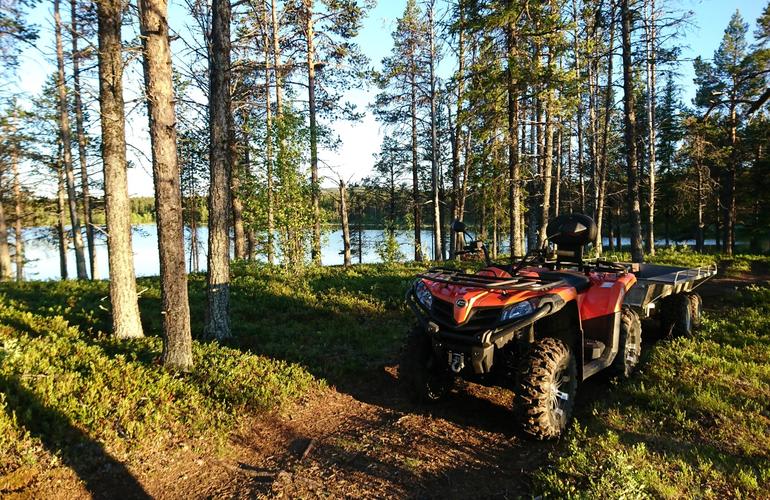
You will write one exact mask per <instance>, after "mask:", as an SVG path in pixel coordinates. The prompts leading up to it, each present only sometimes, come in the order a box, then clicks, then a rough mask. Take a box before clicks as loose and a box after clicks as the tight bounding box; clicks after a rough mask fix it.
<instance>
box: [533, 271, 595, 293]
mask: <svg viewBox="0 0 770 500" xmlns="http://www.w3.org/2000/svg"><path fill="white" fill-rule="evenodd" d="M538 274H539V275H540V277H541V278H544V279H560V280H564V281H565V282H566V283H567V284H568V285H569V286H571V287H573V288H574V289H575V291H576V292H577V293H581V292H585V291H586V290H588V289H589V288H591V280H590V279H589V278H588V276H586V275H584V274H580V273H574V272H570V271H543V272H540V273H538Z"/></svg>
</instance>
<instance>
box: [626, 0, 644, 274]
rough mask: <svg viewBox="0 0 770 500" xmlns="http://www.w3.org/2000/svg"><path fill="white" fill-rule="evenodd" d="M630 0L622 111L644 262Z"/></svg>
mask: <svg viewBox="0 0 770 500" xmlns="http://www.w3.org/2000/svg"><path fill="white" fill-rule="evenodd" d="M629 2H630V0H622V2H621V15H622V23H621V28H622V32H623V112H624V115H625V143H626V162H627V174H628V211H629V218H630V221H631V259H632V260H633V261H634V262H642V260H643V259H644V249H643V248H642V218H641V209H640V205H639V170H638V165H637V144H636V138H637V137H636V135H637V132H636V105H635V102H634V101H635V99H634V81H633V78H634V77H633V67H632V65H631V10H630V8H629V5H628V4H629Z"/></svg>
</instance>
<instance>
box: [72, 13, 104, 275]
mask: <svg viewBox="0 0 770 500" xmlns="http://www.w3.org/2000/svg"><path fill="white" fill-rule="evenodd" d="M70 16H71V24H72V30H71V31H72V33H71V35H72V85H73V91H74V92H73V93H74V94H75V133H76V134H77V140H78V160H79V162H80V190H81V192H82V194H83V224H85V226H86V242H87V243H88V264H89V267H90V269H91V279H98V278H99V270H98V268H97V264H96V246H95V245H96V243H95V241H94V227H93V223H92V222H91V218H92V217H91V190H90V187H89V185H88V163H87V161H86V160H87V158H86V133H85V130H84V128H83V99H82V96H81V93H80V51H79V50H78V37H79V36H80V34H79V32H78V29H79V27H78V23H77V21H78V16H77V0H70Z"/></svg>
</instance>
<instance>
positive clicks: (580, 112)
mask: <svg viewBox="0 0 770 500" xmlns="http://www.w3.org/2000/svg"><path fill="white" fill-rule="evenodd" d="M572 19H573V21H574V23H575V33H574V41H575V42H574V45H573V52H574V56H575V80H576V81H577V82H578V87H577V88H578V95H577V99H578V101H577V114H576V115H575V125H576V129H577V155H576V156H575V158H576V160H577V173H578V181H579V184H580V192H579V194H580V213H585V211H586V188H585V177H584V175H583V92H582V90H581V86H580V84H581V82H582V81H583V80H582V75H581V74H580V44H579V42H578V40H579V39H580V37H579V35H578V20H579V14H578V8H577V0H572Z"/></svg>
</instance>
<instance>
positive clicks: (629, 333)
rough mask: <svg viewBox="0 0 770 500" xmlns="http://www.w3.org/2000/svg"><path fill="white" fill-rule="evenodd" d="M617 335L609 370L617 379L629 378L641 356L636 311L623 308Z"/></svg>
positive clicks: (639, 326) (640, 328)
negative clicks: (613, 356)
mask: <svg viewBox="0 0 770 500" xmlns="http://www.w3.org/2000/svg"><path fill="white" fill-rule="evenodd" d="M619 335H620V338H619V339H618V353H617V354H616V355H615V359H614V360H613V361H612V365H611V370H612V372H613V373H614V374H615V375H616V376H618V377H629V376H630V375H631V373H633V371H634V368H636V365H637V364H638V363H639V356H640V355H641V354H642V322H641V320H639V315H638V314H637V313H636V311H634V310H632V309H630V308H628V307H623V309H622V310H621V312H620V334H619Z"/></svg>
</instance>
